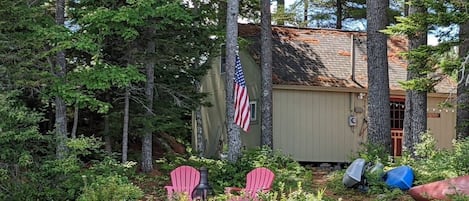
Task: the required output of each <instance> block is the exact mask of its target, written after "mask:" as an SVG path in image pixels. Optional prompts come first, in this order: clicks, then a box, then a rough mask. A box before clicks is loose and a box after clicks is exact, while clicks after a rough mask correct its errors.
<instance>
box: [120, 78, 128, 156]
mask: <svg viewBox="0 0 469 201" xmlns="http://www.w3.org/2000/svg"><path fill="white" fill-rule="evenodd" d="M129 99H130V89H129V87H126V88H125V95H124V123H123V126H122V163H125V162H127V153H128V150H129V144H128V143H129V102H130V101H129Z"/></svg>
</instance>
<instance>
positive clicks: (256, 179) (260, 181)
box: [225, 167, 275, 200]
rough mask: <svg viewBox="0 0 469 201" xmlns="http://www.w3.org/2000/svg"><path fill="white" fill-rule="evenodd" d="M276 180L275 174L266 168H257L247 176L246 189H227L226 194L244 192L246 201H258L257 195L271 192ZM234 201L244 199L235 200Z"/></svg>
mask: <svg viewBox="0 0 469 201" xmlns="http://www.w3.org/2000/svg"><path fill="white" fill-rule="evenodd" d="M274 178H275V174H274V173H273V172H272V171H271V170H269V169H267V168H264V167H260V168H255V169H254V170H251V172H249V173H248V174H247V175H246V187H244V188H239V187H226V188H225V193H226V194H231V193H232V192H242V193H243V196H245V197H247V198H246V200H256V199H257V193H259V192H268V191H270V190H271V188H272V184H273V182H274ZM233 200H244V199H242V198H241V199H240V198H235V199H233Z"/></svg>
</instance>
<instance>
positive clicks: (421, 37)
mask: <svg viewBox="0 0 469 201" xmlns="http://www.w3.org/2000/svg"><path fill="white" fill-rule="evenodd" d="M425 12H426V9H425V8H423V7H417V6H414V5H411V6H409V15H413V14H417V13H425ZM426 44H427V32H426V31H425V32H423V33H416V34H415V35H411V36H409V51H412V50H415V49H417V48H418V47H419V46H421V45H426ZM412 60H413V59H409V66H410V65H415V64H414V63H415V61H412ZM422 69H425V66H416V67H415V68H412V69H410V68H408V70H407V80H413V79H416V78H426V77H427V75H426V73H422V72H420V71H422ZM405 107H406V108H405V111H404V150H405V151H407V152H409V153H410V154H411V155H414V145H415V144H417V143H419V142H420V136H421V135H422V134H423V133H425V132H426V131H427V92H426V91H421V90H420V91H419V90H414V89H410V90H407V91H406V100H405Z"/></svg>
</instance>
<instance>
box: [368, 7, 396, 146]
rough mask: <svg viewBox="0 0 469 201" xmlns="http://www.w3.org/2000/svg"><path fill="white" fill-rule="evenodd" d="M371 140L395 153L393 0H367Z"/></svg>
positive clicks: (369, 136)
mask: <svg viewBox="0 0 469 201" xmlns="http://www.w3.org/2000/svg"><path fill="white" fill-rule="evenodd" d="M366 5H367V7H368V9H367V15H366V18H367V22H368V24H367V55H368V57H367V63H368V141H369V142H370V143H371V144H374V145H378V146H382V147H383V148H384V150H386V151H388V152H389V153H391V117H390V108H389V73H388V72H389V71H388V54H387V49H388V48H387V36H386V35H385V34H384V33H382V32H381V30H383V29H385V28H386V26H387V25H388V23H387V22H388V20H387V10H388V9H389V0H367V1H366Z"/></svg>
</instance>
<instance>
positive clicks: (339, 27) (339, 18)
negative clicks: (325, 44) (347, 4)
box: [335, 0, 343, 29]
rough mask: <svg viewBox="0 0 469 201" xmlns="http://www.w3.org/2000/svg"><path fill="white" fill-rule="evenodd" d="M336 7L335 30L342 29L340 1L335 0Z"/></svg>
mask: <svg viewBox="0 0 469 201" xmlns="http://www.w3.org/2000/svg"><path fill="white" fill-rule="evenodd" d="M336 6H337V19H336V24H335V28H336V29H342V12H343V10H342V0H337V3H336Z"/></svg>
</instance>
